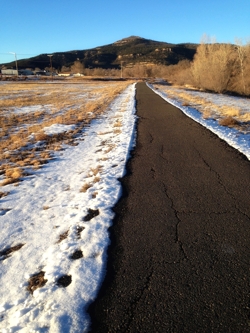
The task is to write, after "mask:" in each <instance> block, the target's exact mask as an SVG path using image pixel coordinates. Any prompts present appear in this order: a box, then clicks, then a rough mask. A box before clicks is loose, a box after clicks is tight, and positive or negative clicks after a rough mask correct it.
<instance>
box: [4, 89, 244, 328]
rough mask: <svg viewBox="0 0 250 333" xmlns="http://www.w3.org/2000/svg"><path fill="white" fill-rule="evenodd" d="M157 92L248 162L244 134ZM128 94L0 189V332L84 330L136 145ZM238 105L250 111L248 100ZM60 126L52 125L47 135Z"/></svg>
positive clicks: (130, 93)
mask: <svg viewBox="0 0 250 333" xmlns="http://www.w3.org/2000/svg"><path fill="white" fill-rule="evenodd" d="M151 87H152V86H151ZM152 89H154V88H153V87H152ZM155 91H156V93H158V94H159V95H161V96H162V97H163V98H164V99H166V100H168V101H169V102H170V103H172V104H174V105H176V106H177V107H179V108H180V109H181V110H182V111H183V112H184V113H185V114H187V115H188V116H189V117H192V118H193V119H194V120H195V121H198V122H199V123H201V124H202V125H203V126H205V127H207V128H209V129H210V130H211V131H213V132H214V133H216V134H217V135H219V136H220V137H221V138H222V139H224V140H226V141H228V142H229V144H231V145H233V146H234V147H236V148H237V149H239V150H240V151H241V152H242V153H244V154H245V155H246V156H247V157H248V159H250V135H249V133H246V134H243V133H240V132H239V131H237V130H235V129H231V128H227V127H223V126H220V125H219V124H218V122H217V121H216V120H212V119H203V118H202V116H201V114H200V112H198V111H197V110H195V109H193V108H191V107H186V106H182V103H181V101H180V100H178V99H169V97H167V93H166V92H165V90H164V91H163V90H162V91H161V90H160V89H159V88H158V89H157V90H156V89H155ZM134 95H135V85H134V84H132V85H130V86H129V87H128V88H127V89H126V90H125V91H124V92H123V93H122V94H121V95H120V96H118V97H117V98H116V99H115V100H114V102H113V103H112V104H111V105H110V107H109V108H108V109H107V110H106V112H105V113H104V114H103V115H102V116H101V117H100V118H98V119H96V120H93V121H92V123H91V125H90V126H89V127H88V128H85V129H84V131H83V133H82V136H80V137H79V138H78V139H77V143H78V145H77V146H68V145H66V144H64V146H63V148H64V150H63V151H58V152H55V153H54V158H53V160H52V161H50V162H49V163H48V164H45V165H44V166H43V168H41V169H38V170H36V171H35V172H33V174H32V175H30V176H26V177H24V178H23V181H22V182H21V183H20V185H19V186H15V184H11V185H7V186H5V187H4V191H8V192H9V195H8V196H6V197H2V198H1V200H0V227H1V234H0V268H1V269H0V281H1V287H0V332H5V333H7V332H21V333H27V332H39V333H43V332H49V333H56V332H58V333H59V332H60V333H69V332H71V333H78V332H81V333H82V332H87V331H88V330H89V327H90V318H89V316H88V314H87V312H86V309H87V307H88V305H89V304H90V302H92V301H93V300H94V299H95V297H96V295H97V292H98V289H99V288H100V285H101V283H102V281H103V278H104V274H105V267H106V259H107V253H106V250H107V246H108V244H109V234H108V228H109V227H110V226H111V223H112V219H113V216H114V214H113V212H112V209H111V208H112V207H113V206H114V204H115V203H116V202H117V200H118V198H119V195H120V191H121V186H120V183H119V181H118V180H117V179H118V178H120V177H122V176H123V175H124V172H125V164H126V160H127V158H128V156H129V151H130V149H131V147H132V146H133V145H134V137H135V136H134V133H135V120H136V115H135V102H134ZM218 97H219V96H218V95H217V98H218ZM213 99H214V100H216V95H214V96H213ZM223 103H225V102H224V101H223ZM228 103H229V104H230V103H231V102H228ZM236 103H237V102H236ZM238 104H239V103H237V105H238ZM244 108H245V109H248V110H249V111H250V108H249V104H248V100H246V101H245V102H244ZM69 129H71V128H69ZM64 130H67V127H65V126H62V125H55V124H54V125H52V126H51V127H49V128H47V129H46V133H50V134H51V133H55V132H56V133H59V132H60V131H64ZM38 287H39V288H38Z"/></svg>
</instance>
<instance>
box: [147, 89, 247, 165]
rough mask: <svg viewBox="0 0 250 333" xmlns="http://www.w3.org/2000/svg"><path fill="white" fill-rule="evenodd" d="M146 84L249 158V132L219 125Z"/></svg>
mask: <svg viewBox="0 0 250 333" xmlns="http://www.w3.org/2000/svg"><path fill="white" fill-rule="evenodd" d="M147 86H148V87H149V88H150V89H152V90H153V91H154V92H155V93H156V94H157V95H159V96H161V97H162V98H163V99H164V100H165V101H167V102H168V103H170V104H172V105H174V106H176V107H177V108H178V109H180V110H181V111H182V112H183V113H184V114H185V115H187V116H188V117H190V118H192V119H193V120H194V121H196V122H197V123H199V124H201V125H202V126H204V127H206V128H207V129H209V130H210V131H211V132H213V133H214V134H216V135H217V136H218V137H219V138H220V139H222V140H224V141H226V142H227V143H228V144H229V145H230V146H232V147H234V148H235V149H237V150H238V151H240V152H241V153H242V154H244V155H245V156H246V157H247V158H248V159H249V160H250V134H244V133H241V132H240V131H238V130H236V129H234V128H229V127H225V126H221V125H219V123H218V121H217V120H215V119H204V118H203V117H202V114H201V113H200V112H199V111H198V110H196V109H194V108H191V107H189V106H183V105H182V103H181V102H180V101H178V100H175V99H172V98H169V97H167V95H166V93H164V92H162V91H160V90H156V89H155V88H154V87H153V86H152V85H151V84H149V83H147Z"/></svg>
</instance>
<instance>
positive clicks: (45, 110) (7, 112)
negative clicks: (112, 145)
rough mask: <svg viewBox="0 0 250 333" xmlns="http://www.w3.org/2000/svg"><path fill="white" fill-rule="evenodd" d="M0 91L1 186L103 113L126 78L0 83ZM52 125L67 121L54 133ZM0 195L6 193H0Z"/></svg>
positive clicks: (69, 141)
mask: <svg viewBox="0 0 250 333" xmlns="http://www.w3.org/2000/svg"><path fill="white" fill-rule="evenodd" d="M0 84H1V90H0V161H1V162H0V175H1V178H2V180H1V182H0V185H2V186H4V185H6V184H10V183H15V182H16V183H17V184H18V181H19V179H20V177H21V176H22V175H25V174H27V172H28V173H29V172H31V170H32V169H33V168H35V169H37V168H40V167H41V166H42V165H43V164H44V163H47V162H48V160H49V159H51V158H52V157H53V156H52V155H53V154H52V152H53V151H58V150H60V149H62V143H66V144H71V145H74V144H75V143H74V138H75V137H76V136H77V135H78V134H79V133H80V132H81V131H82V129H83V128H84V127H85V126H87V125H88V124H89V123H90V121H91V120H92V119H94V118H96V117H98V116H100V115H101V114H102V112H103V111H104V110H105V109H106V108H107V107H108V105H109V104H110V103H111V101H112V100H113V99H114V98H115V97H116V96H117V95H118V94H119V93H121V92H122V91H123V90H124V89H125V88H126V87H127V86H128V84H129V82H114V81H113V82H112V81H81V82H80V81H75V82H73V81H70V82H65V81H64V82H56V81H55V82H2V83H0ZM55 124H61V125H71V129H70V130H68V131H65V132H61V133H57V134H48V133H46V130H45V129H46V128H49V127H51V126H52V125H55ZM1 193H2V194H1V195H4V192H1Z"/></svg>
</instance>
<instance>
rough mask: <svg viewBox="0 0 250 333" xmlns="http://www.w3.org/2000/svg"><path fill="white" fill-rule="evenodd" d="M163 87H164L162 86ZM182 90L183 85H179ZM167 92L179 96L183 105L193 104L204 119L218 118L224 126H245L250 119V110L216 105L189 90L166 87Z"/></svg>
mask: <svg viewBox="0 0 250 333" xmlns="http://www.w3.org/2000/svg"><path fill="white" fill-rule="evenodd" d="M161 89H162V87H161ZM178 89H179V90H180V89H181V87H178ZM165 92H166V93H167V95H168V96H169V97H170V98H178V99H180V100H181V103H182V105H183V106H192V107H194V108H196V109H197V110H198V111H199V112H201V114H202V116H203V118H204V119H208V118H214V119H218V121H219V123H220V124H221V125H222V124H223V126H229V127H236V128H238V129H240V127H244V126H245V125H246V124H247V123H248V122H249V121H250V112H242V111H241V110H240V109H239V108H237V107H233V106H228V105H222V106H219V105H216V104H213V103H212V102H210V101H208V100H206V99H205V98H201V97H198V96H193V95H191V94H189V93H188V91H186V90H184V89H183V91H181V92H180V91H176V90H175V88H174V89H171V88H169V87H168V88H166V89H165ZM227 124H228V125H227Z"/></svg>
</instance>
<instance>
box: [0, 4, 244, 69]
mask: <svg viewBox="0 0 250 333" xmlns="http://www.w3.org/2000/svg"><path fill="white" fill-rule="evenodd" d="M0 8H1V18H0V63H4V62H9V61H13V60H14V55H13V54H9V53H8V52H15V53H16V54H17V58H18V59H23V58H29V57H32V56H35V55H38V54H41V53H52V52H60V51H70V50H83V49H88V48H92V47H96V46H102V45H105V44H110V43H113V42H115V41H117V40H119V39H122V38H125V37H129V36H131V35H136V36H140V37H144V38H149V39H153V40H158V41H164V42H170V43H183V42H192V43H199V42H200V40H201V37H202V35H203V34H204V33H206V34H207V35H209V36H212V37H216V40H217V41H218V42H230V43H233V42H234V41H235V38H236V37H238V38H242V39H248V40H250V0H207V1H205V0H154V1H152V0H151V1H149V0H126V1H120V0H95V1H91V0H88V1H86V0H72V1H66V0H43V1H35V0H12V1H11V0H1V6H0Z"/></svg>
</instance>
